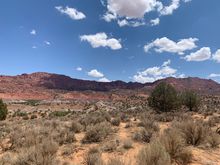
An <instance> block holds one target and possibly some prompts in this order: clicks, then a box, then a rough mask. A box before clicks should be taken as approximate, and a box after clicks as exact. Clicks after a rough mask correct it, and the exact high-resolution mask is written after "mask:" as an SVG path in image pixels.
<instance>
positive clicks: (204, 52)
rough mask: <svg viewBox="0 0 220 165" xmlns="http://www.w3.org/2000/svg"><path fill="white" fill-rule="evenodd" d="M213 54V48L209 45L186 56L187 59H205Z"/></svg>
mask: <svg viewBox="0 0 220 165" xmlns="http://www.w3.org/2000/svg"><path fill="white" fill-rule="evenodd" d="M211 56H212V53H211V50H210V48H209V47H203V48H201V49H200V50H198V51H196V52H193V53H191V54H190V55H187V56H185V57H184V59H185V60H186V61H205V60H208V59H210V58H211Z"/></svg>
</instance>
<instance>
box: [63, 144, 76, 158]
mask: <svg viewBox="0 0 220 165" xmlns="http://www.w3.org/2000/svg"><path fill="white" fill-rule="evenodd" d="M76 147H77V146H76V145H67V146H65V147H64V148H63V151H62V155H63V156H70V155H71V154H73V153H74V150H75V149H76Z"/></svg>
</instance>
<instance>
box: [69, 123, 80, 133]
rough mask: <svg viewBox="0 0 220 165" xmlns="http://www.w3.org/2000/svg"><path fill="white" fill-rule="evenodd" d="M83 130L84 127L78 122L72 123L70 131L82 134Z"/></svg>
mask: <svg viewBox="0 0 220 165" xmlns="http://www.w3.org/2000/svg"><path fill="white" fill-rule="evenodd" d="M81 130H82V125H81V124H79V123H78V122H76V121H73V122H72V123H71V126H70V131H73V132H75V133H80V132H81Z"/></svg>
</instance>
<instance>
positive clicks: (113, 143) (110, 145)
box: [102, 141, 117, 152]
mask: <svg viewBox="0 0 220 165" xmlns="http://www.w3.org/2000/svg"><path fill="white" fill-rule="evenodd" d="M116 149H117V143H116V141H109V142H107V143H106V144H105V145H104V147H103V149H102V150H103V151H105V152H114V151H115V150H116Z"/></svg>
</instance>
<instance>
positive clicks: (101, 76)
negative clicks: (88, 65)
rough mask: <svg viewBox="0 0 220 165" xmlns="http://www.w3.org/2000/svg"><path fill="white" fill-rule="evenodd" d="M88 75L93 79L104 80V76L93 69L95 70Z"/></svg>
mask: <svg viewBox="0 0 220 165" xmlns="http://www.w3.org/2000/svg"><path fill="white" fill-rule="evenodd" d="M88 75H89V76H91V77H95V78H103V77H104V74H103V73H101V72H99V71H98V70H96V69H93V70H91V71H89V72H88Z"/></svg>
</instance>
